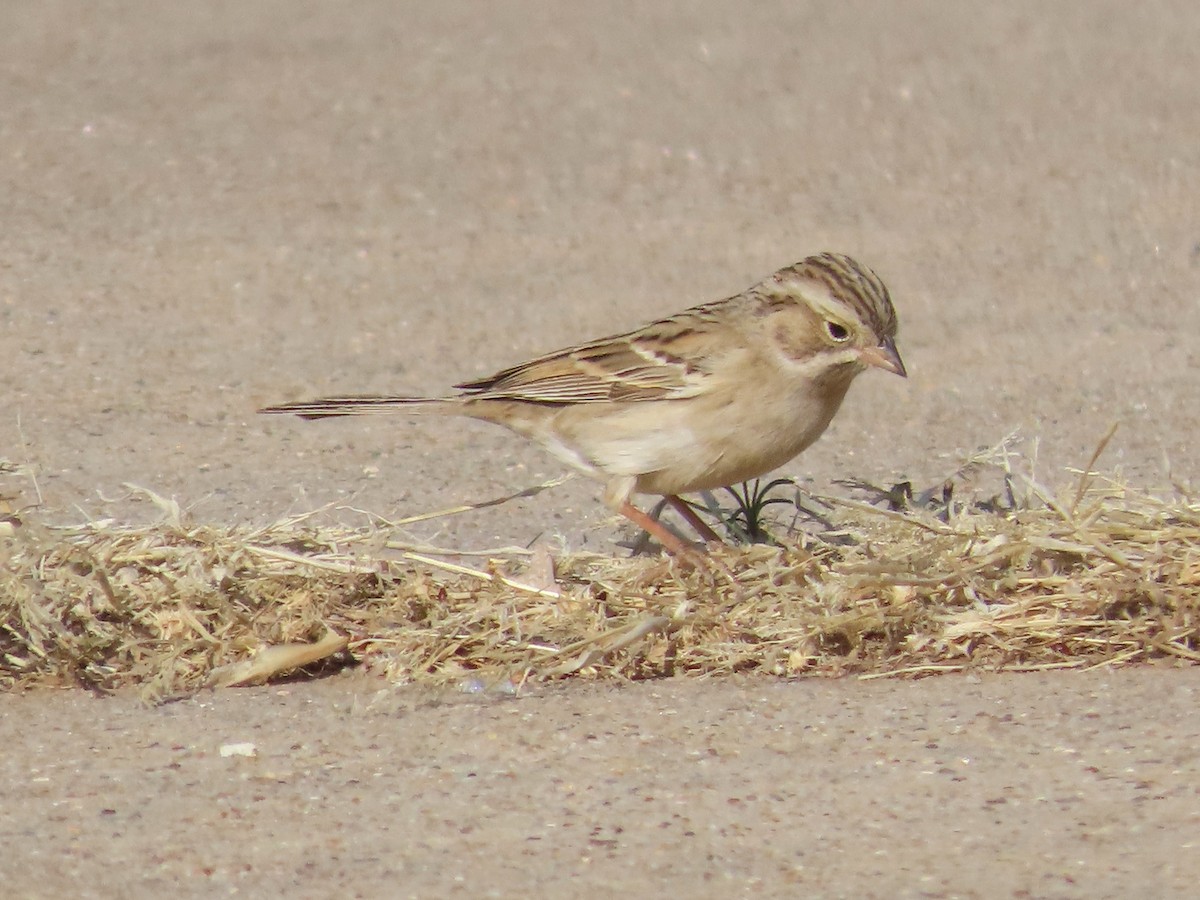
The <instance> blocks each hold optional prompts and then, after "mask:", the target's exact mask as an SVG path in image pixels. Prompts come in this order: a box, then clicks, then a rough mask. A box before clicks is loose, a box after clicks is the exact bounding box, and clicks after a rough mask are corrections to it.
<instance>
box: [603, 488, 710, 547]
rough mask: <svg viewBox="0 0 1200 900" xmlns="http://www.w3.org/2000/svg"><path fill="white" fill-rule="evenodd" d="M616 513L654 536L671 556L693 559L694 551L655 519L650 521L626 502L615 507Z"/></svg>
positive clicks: (647, 516) (644, 514)
mask: <svg viewBox="0 0 1200 900" xmlns="http://www.w3.org/2000/svg"><path fill="white" fill-rule="evenodd" d="M617 512H619V513H620V514H621V515H623V516H624V517H625V518H627V519H628V520H629V521H630V522H632V523H633V524H634V525H636V526H637V527H638V528H641V529H642V530H643V531H646V532H649V533H650V534H652V535H654V537H656V538H658V542H659V543H660V544H662V545H663V549H664V550H666V551H667V552H668V553H670V554H671V555H672V556H684V557H687V556H690V557H692V558H695V554H696V551H695V549H694V548H692V547H689V546H688V545H687V544H685V543H684V542H683V541H681V540H680V539H679V538H677V537H676V536H675V535H674V534H672V533H671V530H670V529H669V528H667V526H666V525H664V524H663V523H662V522H659V521H658V520H657V519H652V518H651V517H650V516H649V515H647V514H646V513H644V512H642V511H641V510H640V509H638V508H637V507H636V506H634V505H633V504H632V503H630V502H629V501H628V500H626V501H624V502H623V503H622V504H621V505H620V506H619V507H617Z"/></svg>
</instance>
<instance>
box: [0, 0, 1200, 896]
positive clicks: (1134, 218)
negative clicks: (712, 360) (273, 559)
mask: <svg viewBox="0 0 1200 900" xmlns="http://www.w3.org/2000/svg"><path fill="white" fill-rule="evenodd" d="M3 19H4V27H3V29H0V91H2V95H0V101H2V102H0V160H2V162H3V165H0V209H3V212H4V227H3V229H0V359H3V361H4V363H3V366H2V367H0V457H3V458H6V459H9V460H12V461H15V462H19V463H28V464H30V465H32V466H33V467H34V468H35V470H36V472H37V490H36V491H35V489H34V487H33V485H32V484H31V483H30V482H28V481H27V480H22V481H21V482H20V483H19V484H18V485H17V488H18V489H20V490H21V491H22V493H23V496H22V497H21V498H19V501H18V502H26V501H32V500H33V499H35V496H36V494H37V492H40V494H41V498H42V501H43V504H44V505H43V511H42V513H41V514H42V515H45V516H48V517H50V518H52V519H59V520H64V519H70V520H78V519H80V518H82V517H83V516H115V517H118V518H120V519H134V520H137V519H145V518H150V517H152V516H153V515H154V511H153V510H152V509H149V508H147V505H146V504H145V503H144V502H139V500H138V499H137V497H136V496H134V495H131V494H130V492H129V490H128V489H127V488H126V487H124V486H123V485H125V484H136V485H141V486H144V487H147V488H151V489H153V490H155V491H158V492H160V493H162V494H164V495H169V496H174V497H176V498H178V499H179V500H180V501H181V502H182V503H184V504H185V505H188V506H190V507H192V510H193V514H194V515H195V516H197V517H198V518H202V519H209V520H214V521H267V520H274V519H277V518H279V517H280V516H282V515H284V514H287V513H292V512H301V511H307V510H311V509H314V508H317V507H321V506H324V505H326V504H330V505H331V508H330V510H329V511H328V512H327V514H326V515H327V516H329V517H331V518H337V519H340V520H343V521H346V522H361V521H362V519H361V514H360V513H357V512H355V511H354V509H353V508H358V509H368V510H371V511H373V512H375V513H378V514H382V515H399V514H407V513H412V512H420V511H426V510H430V509H435V508H440V507H443V506H448V505H452V504H456V503H460V502H463V501H470V500H479V499H484V498H487V497H491V496H497V495H500V494H504V493H507V492H511V491H515V490H519V489H521V488H524V487H527V486H529V485H531V484H534V483H537V482H540V481H542V480H544V479H546V478H550V477H553V476H556V475H558V474H560V473H561V469H560V468H559V467H558V465H557V464H555V463H554V462H553V461H552V460H549V459H547V458H546V457H545V456H543V455H542V454H541V453H540V452H539V451H537V450H536V449H534V448H529V447H526V446H524V445H523V444H522V443H521V442H520V441H518V440H517V439H514V438H512V437H510V436H509V435H507V434H505V433H504V432H502V431H500V430H498V429H490V428H488V427H487V426H484V425H477V424H472V423H465V424H464V423H461V422H441V421H421V422H415V423H414V422H406V421H403V420H391V421H389V420H374V421H356V422H335V423H318V424H305V423H300V422H295V421H290V420H276V419H263V418H259V417H256V416H255V415H254V413H253V411H254V409H255V408H256V407H258V406H260V405H262V404H264V403H268V402H275V401H281V400H288V399H299V398H303V397H308V396H312V395H317V394H324V393H345V392H370V391H393V392H429V391H437V390H440V389H442V388H443V387H444V386H445V385H447V384H449V383H452V382H454V381H459V380H463V379H466V378H470V377H472V376H475V375H482V374H486V373H487V372H490V371H493V370H495V369H496V368H498V367H500V366H503V365H506V364H509V363H512V362H516V361H519V360H521V359H524V358H526V357H527V356H529V355H531V354H534V353H537V352H540V351H545V350H549V349H553V348H554V347H557V346H560V345H562V344H564V343H567V342H572V341H575V340H578V339H582V338H585V337H593V336H598V335H602V334H606V333H610V332H612V331H615V330H618V329H623V328H626V327H629V326H633V325H636V324H639V323H640V322H643V321H645V320H647V319H649V318H651V317H654V316H657V315H660V314H665V313H668V312H672V311H674V310H676V309H679V308H681V307H683V306H686V305H690V304H692V303H696V302H701V301H705V300H711V299H715V298H717V297H720V296H724V295H727V294H730V293H733V292H736V291H738V290H741V289H742V288H744V287H745V286H747V285H748V284H750V283H751V282H752V281H754V280H756V279H758V278H760V277H762V276H763V275H765V274H767V273H769V272H771V271H772V270H774V269H776V268H778V267H779V266H781V265H785V264H788V263H791V262H794V261H795V260H797V259H799V258H801V257H803V256H805V255H807V254H809V253H812V252H817V251H820V250H825V249H830V250H838V251H842V252H847V253H850V254H852V255H854V256H856V257H858V258H860V259H862V260H863V261H864V262H866V263H868V264H869V265H871V266H872V267H874V268H875V269H876V270H877V271H878V272H879V273H880V274H881V275H882V276H883V277H884V278H885V280H886V281H887V283H888V284H889V286H890V287H891V290H892V294H893V297H894V299H895V301H896V304H897V308H898V310H899V313H900V318H901V337H900V344H901V349H902V351H903V353H904V357H905V360H906V362H907V363H908V366H909V369H910V372H911V377H910V378H909V379H908V380H907V381H902V380H901V379H897V378H891V377H886V376H884V375H880V374H877V373H876V374H872V375H868V376H865V377H864V378H862V379H861V380H860V381H859V383H858V384H856V386H855V388H854V389H853V391H852V392H851V396H850V398H849V400H848V402H847V405H846V408H845V409H844V410H843V412H842V413H841V414H840V415H839V417H838V419H837V420H836V421H835V423H834V425H833V426H832V427H831V429H830V431H829V433H828V434H827V435H826V437H825V438H824V439H823V440H822V441H821V442H820V443H819V444H818V445H817V446H816V447H814V448H813V449H812V450H810V451H809V452H808V453H806V454H805V455H804V457H803V458H802V459H800V460H797V461H796V462H794V463H793V464H792V465H791V466H790V468H789V470H788V471H789V472H790V473H791V474H795V475H799V476H802V477H805V478H811V479H812V482H813V484H814V485H816V486H817V487H819V488H824V487H826V486H828V484H829V483H830V482H831V481H832V480H833V479H835V478H840V477H849V476H853V477H861V478H868V479H873V480H880V481H885V480H888V479H895V478H899V477H910V478H913V479H915V480H917V481H919V482H925V481H928V480H929V479H932V478H936V477H938V476H941V475H944V474H945V473H947V472H948V471H950V470H952V469H953V468H954V466H955V465H956V462H957V460H958V459H959V458H960V456H961V454H962V453H963V452H966V451H970V450H972V449H974V448H976V447H979V446H983V445H991V444H994V443H996V442H997V441H999V440H1000V439H1001V438H1003V437H1004V436H1005V435H1006V434H1008V433H1009V432H1010V431H1012V430H1014V429H1019V430H1020V431H1021V432H1022V433H1023V434H1024V435H1026V436H1027V437H1028V438H1030V439H1036V441H1037V444H1038V453H1039V460H1040V463H1039V474H1040V475H1041V477H1042V478H1043V480H1044V481H1047V482H1049V483H1051V484H1060V483H1062V482H1063V481H1064V480H1065V479H1066V477H1067V476H1066V473H1065V471H1064V470H1065V468H1066V467H1068V466H1071V465H1076V466H1078V465H1081V464H1082V463H1083V462H1084V461H1085V460H1086V459H1087V456H1088V454H1089V453H1090V451H1091V449H1092V448H1093V446H1094V445H1095V443H1096V441H1097V440H1098V438H1099V437H1100V436H1101V435H1102V434H1103V433H1104V432H1105V431H1106V430H1107V428H1108V426H1109V425H1110V424H1111V423H1112V422H1120V423H1121V428H1120V430H1119V431H1118V433H1117V436H1116V438H1115V440H1114V442H1113V445H1112V447H1111V448H1110V450H1109V453H1108V455H1107V456H1106V457H1105V463H1106V464H1107V465H1108V466H1109V467H1117V468H1119V469H1120V470H1121V471H1122V472H1123V473H1124V474H1125V476H1126V477H1128V478H1129V479H1131V480H1132V481H1134V482H1135V483H1137V484H1138V485H1140V486H1143V487H1147V488H1151V489H1158V488H1165V487H1167V486H1168V485H1169V484H1170V482H1171V481H1172V480H1175V481H1177V482H1180V483H1187V482H1190V483H1193V484H1194V483H1195V482H1196V480H1197V477H1198V472H1200V445H1198V444H1197V442H1196V440H1195V436H1196V433H1197V424H1198V421H1200V399H1198V398H1200V351H1198V350H1197V342H1196V339H1195V335H1196V334H1198V333H1200V304H1198V303H1197V284H1198V281H1200V142H1197V140H1196V127H1195V123H1196V122H1197V121H1200V84H1198V82H1197V80H1196V78H1195V73H1196V72H1197V71H1200V9H1198V8H1197V7H1196V6H1195V4H1194V3H1190V2H1185V0H1179V2H1147V3H1141V4H1136V5H1134V4H1127V3H1118V2H1086V3H1085V2H1060V3H1055V4H1043V3H1033V2H1014V3H1006V4H987V3H974V2H971V3H963V2H957V0H944V2H932V0H930V2H911V3H904V4H888V3H883V2H879V3H833V2H830V3H779V4H767V3H763V4H756V5H755V6H754V7H753V12H752V13H751V12H748V11H747V7H745V6H744V5H742V4H735V3H716V2H699V3H655V4H641V5H635V4H586V5H585V4H575V5H567V4H553V3H525V4H521V5H519V6H518V5H515V4H514V5H497V4H491V3H461V4H452V5H448V4H439V5H435V4H424V3H408V4H383V3H357V4H353V5H347V4H321V3H315V2H309V0H287V2H283V0H280V2H250V3H232V2H231V3H220V2H216V3H205V4H183V3H149V2H145V3H135V2H122V3H96V4H88V5H86V6H83V7H80V6H79V5H77V4H72V3H66V2H62V0H48V2H44V3H39V4H14V5H10V7H9V8H8V9H6V11H5V12H4V14H3ZM4 488H5V490H6V491H8V490H10V489H11V486H10V485H8V484H5V485H4ZM597 493H598V490H597V488H596V486H595V485H592V484H590V483H587V482H585V481H583V480H582V479H576V480H574V481H571V482H569V483H567V484H565V485H563V486H561V487H559V488H557V489H555V490H553V491H549V492H546V493H543V494H541V495H539V496H537V497H535V498H532V499H529V500H525V501H521V502H518V503H511V504H507V505H505V506H501V507H498V508H496V509H493V510H489V511H485V512H480V513H478V514H476V515H472V516H466V517H460V518H458V519H455V520H443V521H441V522H438V523H437V524H435V525H431V526H429V528H428V530H427V531H424V532H417V533H416V536H418V537H420V538H422V539H427V540H430V541H435V542H440V543H442V544H445V545H448V546H455V547H467V546H484V545H494V544H502V545H508V544H525V543H528V542H529V541H532V540H534V539H535V538H537V537H538V536H540V535H550V536H552V537H554V538H555V539H557V540H559V541H560V542H561V543H562V544H564V545H565V546H568V547H589V548H593V549H606V548H611V547H612V545H613V541H614V540H615V539H616V538H617V537H618V536H619V535H620V530H619V528H617V527H615V526H614V525H613V523H612V522H611V521H610V520H609V517H608V516H607V515H606V513H605V512H604V510H603V508H602V507H601V506H600V504H599V503H598V502H597ZM1196 677H1197V676H1196V674H1195V672H1193V671H1188V670H1165V669H1164V670H1153V671H1139V672H1132V671H1130V672H1114V673H1103V672H1101V673H1092V674H1090V675H1065V674H1064V675H1059V676H1051V675H1045V676H1037V677H1034V676H1019V677H1018V676H1007V677H1004V676H1001V677H988V678H985V679H983V680H982V681H972V680H966V679H954V678H947V679H939V680H936V681H926V682H920V683H917V684H898V683H836V684H830V683H817V682H804V683H798V684H772V683H755V684H729V683H704V684H674V683H672V684H658V685H643V686H637V687H627V688H621V689H617V688H608V689H601V688H587V687H580V686H575V687H567V688H558V689H554V690H539V691H535V692H534V693H533V694H531V695H530V696H527V697H522V698H519V699H512V700H499V699H490V700H487V701H474V702H469V701H463V700H460V699H457V698H450V699H444V698H443V699H438V700H436V701H431V700H428V699H424V700H423V699H421V697H423V696H424V695H409V694H406V693H405V692H403V691H399V692H395V693H386V694H385V695H384V696H385V697H386V698H387V699H386V702H387V703H392V704H393V706H394V708H393V709H391V710H390V711H389V710H388V709H386V708H385V709H384V711H380V708H379V703H378V702H377V697H376V691H378V690H380V689H381V688H383V687H384V686H383V685H380V684H377V683H371V684H367V683H365V682H360V681H358V680H357V676H355V677H348V678H346V679H341V678H339V679H334V680H332V681H330V682H328V683H325V684H318V685H291V686H288V687H286V688H284V689H280V688H272V689H265V690H259V691H243V692H230V693H227V694H221V695H216V696H212V697H208V698H205V699H203V700H197V701H192V702H189V703H184V704H178V705H175V706H172V707H169V708H167V709H159V710H145V709H142V708H140V707H138V706H137V705H136V703H135V702H134V701H133V700H132V699H130V698H121V697H118V698H114V699H110V700H106V701H96V700H93V699H92V698H90V697H86V696H82V695H77V694H63V695H59V694H44V693H42V694H36V695H33V696H7V697H0V745H2V746H4V748H5V749H4V753H3V756H2V760H3V767H4V776H3V777H4V780H5V781H4V784H3V786H2V787H3V791H4V797H5V798H6V799H5V804H4V809H3V812H2V813H0V837H2V838H3V843H4V847H5V853H4V854H3V857H2V858H0V876H3V879H4V883H5V884H6V885H19V886H20V895H22V896H52V895H61V894H64V893H72V894H77V895H86V894H88V893H89V892H90V894H91V895H93V896H156V895H157V896H161V895H162V894H164V893H167V892H171V893H175V894H181V895H216V894H226V893H229V892H231V891H240V892H241V893H243V894H244V895H248V896H270V895H277V894H279V893H281V892H283V891H284V890H285V889H287V890H288V891H289V893H290V894H291V895H294V896H313V897H320V896H331V895H333V894H335V893H337V894H345V895H349V896H371V897H373V896H396V895H399V894H411V895H413V896H438V895H445V894H450V893H454V892H458V893H462V894H472V895H474V894H487V893H489V892H490V893H493V894H495V895H497V896H516V895H522V894H526V895H529V894H532V895H535V896H589V895H590V896H604V895H611V894H613V893H615V892H617V890H623V889H625V888H631V889H632V888H634V887H643V888H644V887H646V886H651V887H656V888H658V889H663V890H668V889H669V890H672V892H674V891H675V890H676V889H679V890H689V891H690V892H691V893H692V895H694V896H729V895H737V894H740V893H750V892H754V893H756V894H762V893H767V894H774V895H794V894H796V893H797V892H803V893H807V894H811V895H818V896H867V895H877V896H898V895H907V896H1016V895H1022V896H1026V895H1027V896H1104V895H1108V896H1120V895H1123V894H1124V895H1128V894H1129V893H1131V892H1134V891H1135V890H1137V889H1140V890H1139V892H1141V893H1149V894H1154V895H1158V896H1168V895H1172V894H1175V895H1179V896H1183V895H1185V894H1187V893H1189V888H1190V887H1191V886H1192V885H1193V884H1194V881H1195V878H1196V877H1197V875H1198V874H1200V872H1198V866H1197V863H1196V861H1195V860H1196V847H1197V841H1200V822H1198V821H1197V818H1196V815H1195V813H1194V812H1193V811H1194V809H1196V808H1197V804H1196V787H1195V785H1196V783H1197V774H1198V773H1197V768H1198V764H1197V751H1196V750H1195V746H1196V740H1195V738H1196V733H1195V728H1194V726H1192V725H1189V724H1188V723H1189V722H1191V721H1192V719H1193V718H1194V716H1193V715H1192V713H1193V711H1194V707H1195V693H1194V692H1195V690H1196V687H1197V681H1196ZM397 710H398V711H397ZM1006 716H1008V718H1005V717H1006ZM1189 728H1190V729H1191V730H1190V731H1189V730H1188V729H1189ZM239 740H251V741H254V742H256V743H257V744H258V745H259V752H260V755H259V757H258V759H256V760H245V759H241V758H229V759H225V758H221V757H220V756H219V754H218V748H219V746H220V745H221V744H222V743H226V742H231V741H239ZM977 763H978V764H977ZM472 773H474V774H472Z"/></svg>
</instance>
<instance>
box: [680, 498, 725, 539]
mask: <svg viewBox="0 0 1200 900" xmlns="http://www.w3.org/2000/svg"><path fill="white" fill-rule="evenodd" d="M666 499H667V502H668V503H670V504H671V506H673V507H675V512H677V513H679V514H680V515H681V516H683V518H684V521H686V522H687V523H688V524H689V525H691V526H692V529H693V530H694V531H695V532H696V534H698V535H700V539H701V540H702V541H704V543H706V544H723V543H725V542H724V541H723V540H721V536H720V535H719V534H717V533H716V532H715V531H713V530H712V529H711V528H710V527H709V526H708V523H707V522H705V521H704V520H703V519H701V518H700V517H699V516H698V515H696V511H695V510H694V509H692V505H691V504H690V503H688V502H687V501H686V500H684V499H683V498H682V497H680V496H679V495H677V494H668V495H667V498H666Z"/></svg>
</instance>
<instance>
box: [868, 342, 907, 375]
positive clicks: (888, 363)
mask: <svg viewBox="0 0 1200 900" xmlns="http://www.w3.org/2000/svg"><path fill="white" fill-rule="evenodd" d="M858 358H859V359H861V360H862V361H863V362H864V363H865V364H866V365H868V366H878V367H879V368H881V369H885V370H886V371H888V372H894V373H895V374H897V375H899V376H900V377H901V378H907V377H908V370H907V369H905V368H904V360H902V359H901V358H900V353H899V351H898V350H896V342H895V341H894V340H892V339H891V338H885V339H884V341H883V343H882V344H880V345H879V346H878V347H867V348H866V349H864V350H860V351H858Z"/></svg>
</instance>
